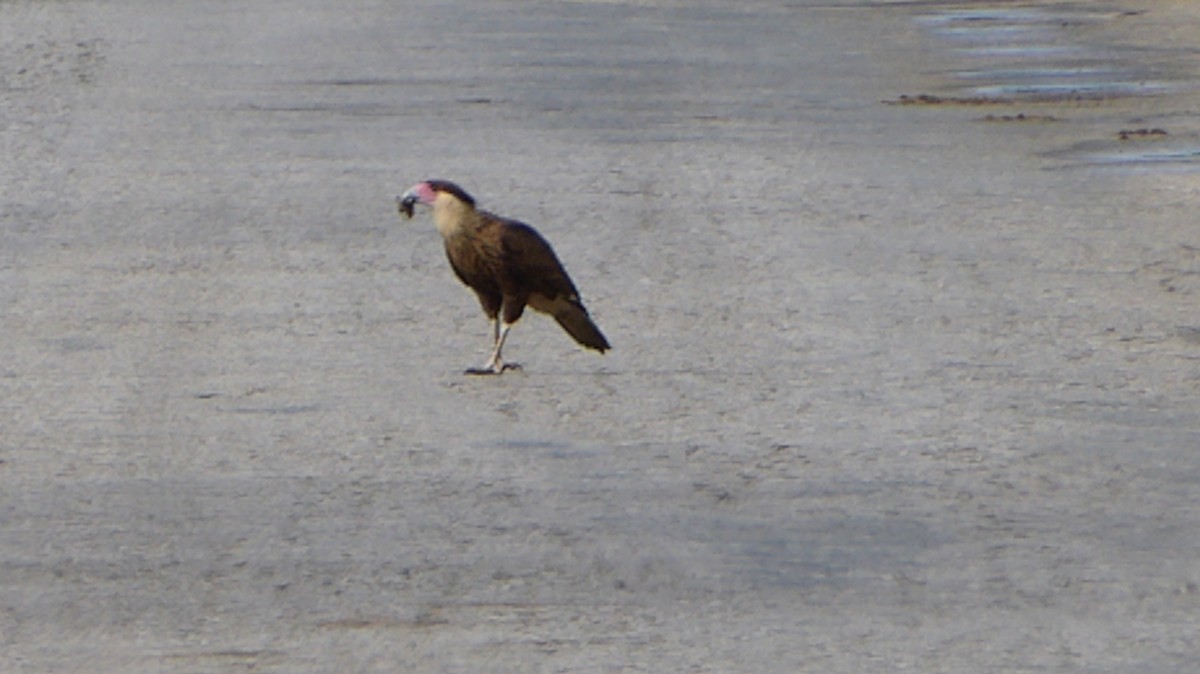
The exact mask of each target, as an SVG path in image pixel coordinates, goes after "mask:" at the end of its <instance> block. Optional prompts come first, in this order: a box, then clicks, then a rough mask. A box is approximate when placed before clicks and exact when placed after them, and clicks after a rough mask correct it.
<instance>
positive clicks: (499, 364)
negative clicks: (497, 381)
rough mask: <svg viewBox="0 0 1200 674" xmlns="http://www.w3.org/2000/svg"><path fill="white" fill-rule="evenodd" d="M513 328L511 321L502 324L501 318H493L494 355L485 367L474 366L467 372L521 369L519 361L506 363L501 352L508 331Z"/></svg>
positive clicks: (483, 372) (478, 372)
mask: <svg viewBox="0 0 1200 674" xmlns="http://www.w3.org/2000/svg"><path fill="white" fill-rule="evenodd" d="M510 328H512V324H511V323H504V324H503V325H501V323H500V320H499V319H493V320H492V334H493V335H494V338H493V340H492V343H493V347H492V357H491V358H489V359H488V362H487V364H486V365H484V366H483V367H478V368H476V367H473V368H471V369H469V370H467V374H500V373H502V372H504V371H505V370H520V369H521V366H520V365H518V364H517V363H505V362H504V359H503V358H502V357H501V355H500V352H501V351H502V350H503V349H504V340H505V339H506V338H507V337H508V331H509V329H510Z"/></svg>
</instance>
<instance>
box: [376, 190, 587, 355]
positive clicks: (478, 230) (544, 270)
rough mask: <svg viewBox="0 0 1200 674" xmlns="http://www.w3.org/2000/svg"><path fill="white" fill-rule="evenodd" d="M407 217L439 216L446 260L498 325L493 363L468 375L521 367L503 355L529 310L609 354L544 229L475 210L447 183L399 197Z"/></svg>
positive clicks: (469, 199)
mask: <svg viewBox="0 0 1200 674" xmlns="http://www.w3.org/2000/svg"><path fill="white" fill-rule="evenodd" d="M396 202H397V204H398V205H399V207H400V212H401V213H403V214H404V215H405V216H407V217H409V218H411V217H412V215H413V207H414V206H415V205H416V204H423V205H425V206H428V207H430V208H431V209H432V210H433V223H434V225H436V226H437V230H438V232H439V233H441V235H442V239H443V240H444V241H445V244H446V257H448V258H450V266H451V268H453V269H454V273H455V274H456V275H457V276H458V278H459V280H461V281H462V282H463V283H465V284H466V285H467V286H468V287H470V288H471V290H473V291H475V294H476V295H477V296H478V297H479V303H480V304H481V305H483V311H484V313H485V314H487V317H488V318H489V319H491V321H492V344H493V348H492V357H491V359H490V360H488V362H487V364H486V365H484V366H483V367H482V368H478V369H476V368H472V369H469V370H467V374H499V373H501V372H504V371H505V370H506V369H510V368H519V367H520V366H519V365H516V364H515V363H508V364H506V363H505V362H504V361H503V360H502V359H501V355H500V351H501V349H502V348H503V347H504V339H505V337H507V336H508V330H509V328H511V327H512V326H513V324H514V323H516V322H517V320H518V319H519V318H521V314H522V313H523V312H524V311H525V307H526V306H527V305H528V306H530V307H533V308H534V309H536V310H537V311H540V312H543V313H547V314H550V315H551V316H553V317H554V320H556V321H558V324H559V325H561V326H562V328H563V330H566V331H567V334H568V335H571V337H573V338H575V341H576V342H579V343H580V344H582V345H583V346H586V347H588V348H590V349H595V350H597V351H599V352H601V353H603V352H604V351H605V350H606V349H608V348H610V347H609V345H608V340H607V339H605V338H604V335H603V334H602V333H601V332H600V328H598V327H596V324H595V323H593V322H592V319H591V317H589V316H588V312H587V309H585V308H584V307H583V302H581V301H580V300H579V292H578V291H577V290H575V284H574V283H572V282H571V278H570V277H569V276H567V270H565V269H563V266H562V263H561V262H559V261H558V257H557V256H555V254H554V251H553V250H551V248H550V244H549V243H547V242H546V240H545V239H543V238H542V236H541V235H540V234H538V233H537V230H535V229H534V228H532V227H530V226H529V225H526V224H525V223H522V222H517V221H516V220H509V219H508V218H502V217H500V216H498V215H493V214H492V213H489V212H487V211H483V210H479V209H477V208H475V199H473V198H472V197H471V195H469V194H467V193H466V192H465V191H463V189H462V188H461V187H459V186H458V185H455V184H454V183H452V182H449V181H446V180H426V181H424V182H420V183H417V184H416V185H413V186H412V188H411V189H409V190H408V191H407V192H405V193H404V195H403V196H399V197H396Z"/></svg>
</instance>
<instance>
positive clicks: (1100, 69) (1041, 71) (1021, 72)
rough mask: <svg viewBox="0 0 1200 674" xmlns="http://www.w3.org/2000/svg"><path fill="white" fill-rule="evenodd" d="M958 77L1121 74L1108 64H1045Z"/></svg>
mask: <svg viewBox="0 0 1200 674" xmlns="http://www.w3.org/2000/svg"><path fill="white" fill-rule="evenodd" d="M954 74H955V76H956V77H959V78H960V79H964V80H983V79H989V80H991V79H1000V80H1014V79H1033V80H1040V79H1064V78H1073V77H1097V76H1112V75H1116V74H1120V71H1118V69H1116V68H1112V67H1107V66H1079V67H1055V66H1045V67H1041V68H1009V69H1005V68H997V69H994V70H960V71H958V72H956V73H954Z"/></svg>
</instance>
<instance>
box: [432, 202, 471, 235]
mask: <svg viewBox="0 0 1200 674" xmlns="http://www.w3.org/2000/svg"><path fill="white" fill-rule="evenodd" d="M433 224H434V225H435V226H436V227H437V230H438V233H440V234H441V235H442V238H443V239H446V240H447V241H449V240H451V239H457V238H459V237H463V236H470V235H471V234H472V233H473V232H474V231H475V230H476V229H477V228H478V225H479V212H478V211H476V210H475V209H474V208H471V207H470V206H468V205H466V204H464V203H462V202H460V201H457V200H455V201H450V202H446V203H438V204H436V205H435V206H434V209H433Z"/></svg>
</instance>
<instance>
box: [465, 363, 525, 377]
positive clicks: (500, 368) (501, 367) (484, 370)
mask: <svg viewBox="0 0 1200 674" xmlns="http://www.w3.org/2000/svg"><path fill="white" fill-rule="evenodd" d="M524 369H525V368H523V367H521V364H520V363H490V364H488V365H484V366H483V367H472V368H467V371H466V372H464V373H463V374H470V375H489V374H504V373H505V372H507V371H508V370H524Z"/></svg>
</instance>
